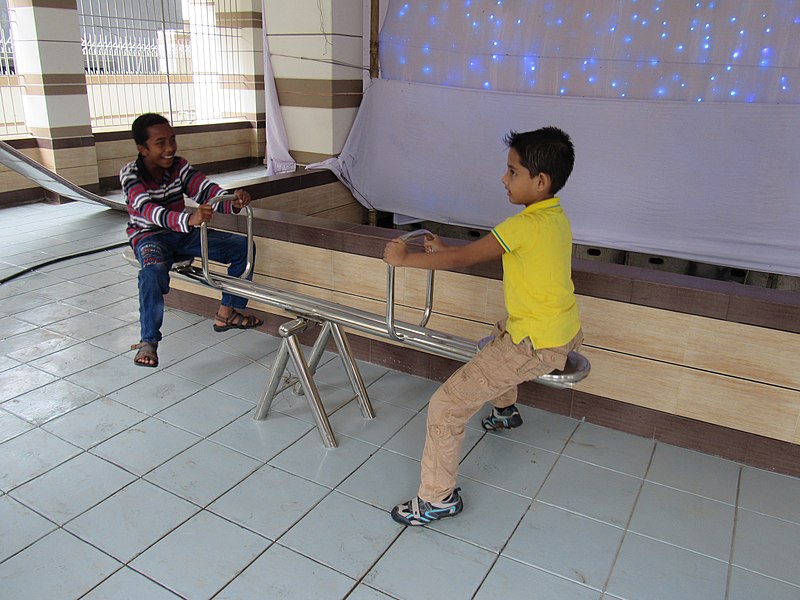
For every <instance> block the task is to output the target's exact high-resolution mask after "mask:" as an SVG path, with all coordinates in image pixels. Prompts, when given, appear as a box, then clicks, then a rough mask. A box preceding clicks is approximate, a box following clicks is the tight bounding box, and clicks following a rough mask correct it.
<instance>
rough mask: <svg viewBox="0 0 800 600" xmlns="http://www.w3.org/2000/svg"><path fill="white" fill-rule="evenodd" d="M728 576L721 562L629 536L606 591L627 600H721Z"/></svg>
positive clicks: (725, 565)
mask: <svg viewBox="0 0 800 600" xmlns="http://www.w3.org/2000/svg"><path fill="white" fill-rule="evenodd" d="M727 573H728V566H727V564H726V563H724V562H721V561H717V560H714V559H712V558H708V557H706V556H702V555H700V554H695V553H694V552H689V551H688V550H683V549H681V548H677V547H675V546H670V545H668V544H664V543H662V542H657V541H655V540H650V539H648V538H643V537H641V536H638V535H636V534H633V533H629V534H627V535H626V536H625V539H624V540H623V542H622V548H621V549H620V553H619V557H618V558H617V562H616V564H615V565H614V570H613V572H612V573H611V578H610V579H609V582H608V588H607V591H608V592H609V593H610V594H613V596H614V597H619V598H625V599H626V600H628V599H638V598H647V600H678V599H679V600H711V599H714V600H716V599H719V600H722V599H724V598H725V584H726V578H727Z"/></svg>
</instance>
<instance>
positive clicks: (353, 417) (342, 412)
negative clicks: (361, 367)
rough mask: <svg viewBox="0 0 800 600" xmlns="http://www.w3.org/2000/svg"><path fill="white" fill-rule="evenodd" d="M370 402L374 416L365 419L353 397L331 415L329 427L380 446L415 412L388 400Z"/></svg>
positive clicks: (412, 416) (342, 433) (339, 432)
mask: <svg viewBox="0 0 800 600" xmlns="http://www.w3.org/2000/svg"><path fill="white" fill-rule="evenodd" d="M371 404H372V409H373V411H374V413H375V418H373V419H365V418H364V416H363V415H362V413H361V405H360V404H359V402H358V401H357V400H356V399H353V400H351V401H350V402H348V403H347V404H346V405H344V406H343V407H342V408H340V409H339V410H337V411H336V412H335V413H334V414H333V415H331V417H330V422H331V427H332V428H333V430H334V431H335V432H336V433H337V434H341V435H347V436H350V437H354V438H356V439H359V440H361V441H363V442H367V443H368V444H374V445H376V446H381V445H382V444H384V443H385V442H386V441H387V440H388V439H389V438H390V437H392V436H393V435H394V434H396V433H397V432H398V431H399V430H400V429H402V428H403V427H404V426H405V425H406V424H407V423H408V422H409V421H410V420H411V419H413V418H414V415H415V414H416V413H414V412H412V411H410V410H408V409H405V408H402V407H400V406H396V405H394V404H389V403H388V402H381V401H379V400H377V401H374V402H371Z"/></svg>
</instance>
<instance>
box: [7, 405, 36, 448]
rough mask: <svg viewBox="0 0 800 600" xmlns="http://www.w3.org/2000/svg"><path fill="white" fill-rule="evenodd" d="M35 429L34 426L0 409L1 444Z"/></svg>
mask: <svg viewBox="0 0 800 600" xmlns="http://www.w3.org/2000/svg"><path fill="white" fill-rule="evenodd" d="M30 429H33V425H31V424H30V423H28V422H27V421H25V420H24V419H20V418H19V417H18V416H16V415H13V414H11V413H10V412H6V411H5V410H3V409H1V408H0V444H2V443H3V442H5V441H6V440H10V439H11V438H13V437H16V436H18V435H19V434H21V433H25V432H26V431H28V430H30Z"/></svg>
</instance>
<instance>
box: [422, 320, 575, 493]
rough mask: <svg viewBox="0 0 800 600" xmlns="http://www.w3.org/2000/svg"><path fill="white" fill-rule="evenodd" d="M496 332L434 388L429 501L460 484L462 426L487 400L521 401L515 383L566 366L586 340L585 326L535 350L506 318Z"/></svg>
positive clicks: (425, 478)
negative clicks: (515, 337) (512, 331)
mask: <svg viewBox="0 0 800 600" xmlns="http://www.w3.org/2000/svg"><path fill="white" fill-rule="evenodd" d="M495 333H496V334H497V335H496V337H495V338H494V339H493V340H492V341H491V342H489V344H487V345H486V346H485V347H484V348H483V349H482V350H481V351H480V352H478V354H477V355H475V357H474V358H473V359H472V360H470V361H469V362H468V363H467V364H465V365H464V366H462V367H461V368H460V369H458V371H456V372H455V373H453V374H452V375H451V376H450V378H449V379H448V380H447V381H445V382H444V384H442V386H441V387H440V388H439V389H438V390H436V392H435V393H434V394H433V396H432V397H431V401H430V403H429V404H428V426H427V433H426V436H425V449H424V451H423V453H422V474H421V480H422V483H421V485H420V488H419V492H418V495H419V497H420V498H422V499H423V500H427V501H428V502H440V501H442V500H444V499H445V498H447V497H448V496H449V495H450V494H451V492H452V491H453V489H454V488H455V485H456V474H457V473H458V462H459V456H460V453H461V444H462V442H463V441H464V426H465V425H466V423H467V421H469V419H470V418H471V417H472V415H474V414H475V413H476V412H477V411H478V410H479V409H480V408H481V407H482V406H483V405H484V403H485V402H487V401H488V402H491V403H492V405H494V406H496V407H497V408H505V407H507V406H511V405H512V404H514V403H515V402H516V400H517V386H518V385H519V384H520V383H522V382H524V381H529V380H531V379H535V378H537V377H539V376H540V375H544V374H545V373H549V372H550V371H554V370H557V369H563V368H564V366H565V364H566V361H567V354H569V352H570V351H571V350H577V349H578V348H580V345H581V343H582V341H583V333H582V332H581V331H579V332H578V334H577V335H576V336H575V337H574V338H573V339H572V341H570V342H569V343H568V344H565V345H564V346H558V347H556V348H542V349H540V350H534V349H533V346H532V344H531V342H530V340H529V339H528V338H525V339H524V340H522V341H521V342H520V343H519V344H514V342H513V341H512V339H511V336H510V335H509V334H508V332H506V331H505V328H504V327H503V323H498V324H497V331H496V332H495Z"/></svg>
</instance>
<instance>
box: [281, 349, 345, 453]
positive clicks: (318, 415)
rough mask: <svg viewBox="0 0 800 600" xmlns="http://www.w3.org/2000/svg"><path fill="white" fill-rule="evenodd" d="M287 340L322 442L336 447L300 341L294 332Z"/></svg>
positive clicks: (328, 446)
mask: <svg viewBox="0 0 800 600" xmlns="http://www.w3.org/2000/svg"><path fill="white" fill-rule="evenodd" d="M286 341H287V342H288V344H289V354H290V356H291V357H292V360H293V361H294V364H295V367H297V377H298V379H300V384H301V385H302V386H303V391H304V392H305V395H306V398H308V406H309V407H310V408H311V412H312V414H313V415H314V421H316V423H317V429H318V430H319V434H320V435H321V436H322V443H323V444H325V447H326V448H336V446H337V444H336V438H335V437H334V435H333V429H331V423H330V421H328V415H327V413H326V412H325V407H324V406H323V405H322V400H320V397H319V390H318V389H317V386H316V384H315V383H314V379H313V377H312V375H311V371H310V370H309V368H308V365H307V364H306V359H305V357H304V356H303V352H302V350H301V349H300V342H298V341H297V338H296V337H295V336H294V335H293V334H290V335H289V337H287V338H286Z"/></svg>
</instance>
